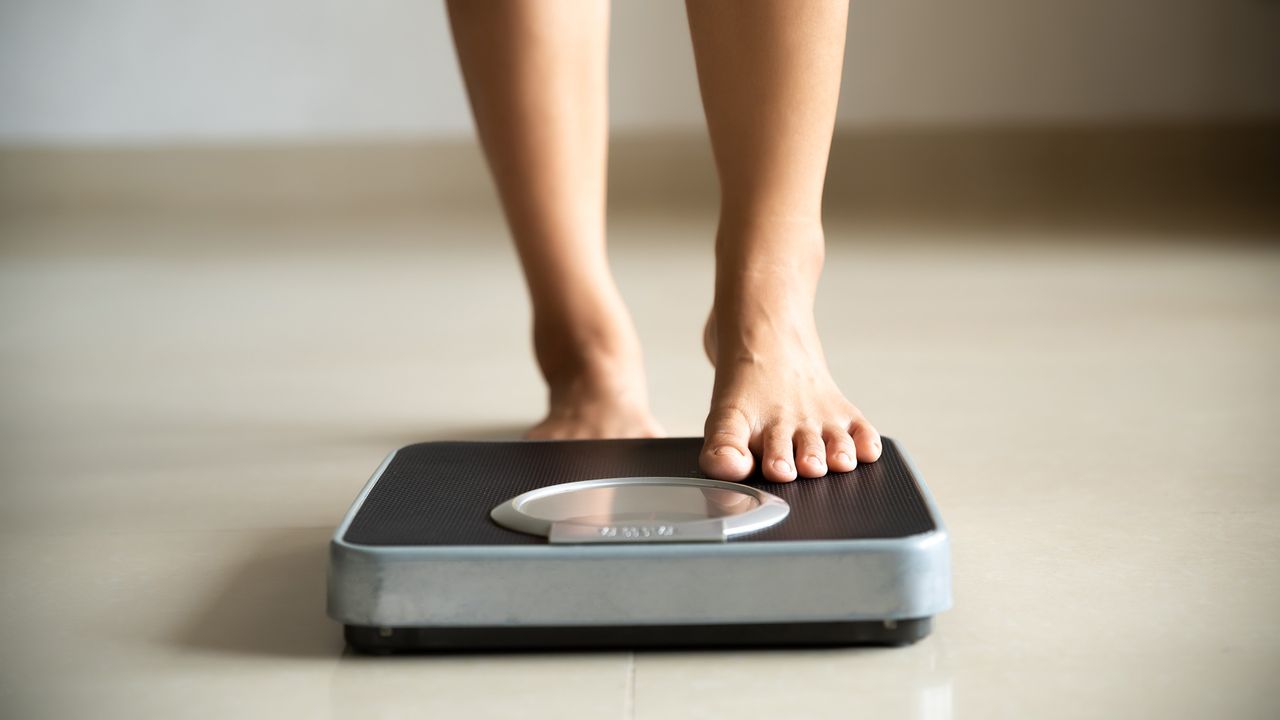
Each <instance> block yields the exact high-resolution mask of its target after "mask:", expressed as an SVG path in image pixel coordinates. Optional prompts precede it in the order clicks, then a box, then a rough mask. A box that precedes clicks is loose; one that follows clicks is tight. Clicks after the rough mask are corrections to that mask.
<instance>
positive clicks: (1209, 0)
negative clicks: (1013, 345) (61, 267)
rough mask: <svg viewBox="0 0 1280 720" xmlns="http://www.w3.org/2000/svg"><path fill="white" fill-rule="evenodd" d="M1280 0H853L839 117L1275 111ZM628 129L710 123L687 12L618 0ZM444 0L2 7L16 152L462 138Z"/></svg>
mask: <svg viewBox="0 0 1280 720" xmlns="http://www.w3.org/2000/svg"><path fill="white" fill-rule="evenodd" d="M1277 38H1280V2H1276V1H1275V0H1075V1H1074V2H1073V1H1072V0H962V1H958V0H854V5H853V11H852V20H851V28H850V35H849V47H848V52H847V57H846V82H845V92H844V94H843V96H842V100H841V110H840V117H841V122H842V123H844V124H852V125H865V124H889V123H891V124H904V123H905V124H927V125H933V124H955V123H991V122H996V123H1026V122H1050V123H1079V122H1100V121H1110V120H1116V119H1120V120H1134V119H1137V120H1152V119H1155V120H1164V119H1175V120H1181V119H1203V118H1223V117H1230V118H1236V117H1242V116H1243V117H1259V116H1277V115H1280V90H1277V88H1280V41H1277ZM612 65H613V80H614V82H613V90H612V102H613V105H612V109H613V119H614V124H615V125H616V126H617V127H619V128H624V129H657V128H671V127H679V128H683V127H695V126H697V125H698V124H699V123H700V122H701V111H700V108H699V106H698V99H697V86H696V84H695V81H694V77H693V72H692V54H691V52H690V49H689V42H688V37H687V33H686V29H685V22H684V17H683V7H682V4H681V3H679V2H675V1H674V0H661V1H645V2H641V1H640V0H616V2H615V4H614V38H613V55H612ZM469 132H470V120H469V117H468V113H467V109H466V104H465V98H464V96H463V94H462V91H461V88H460V85H459V82H458V79H457V73H456V67H455V64H454V60H453V56H452V51H451V48H450V46H449V37H448V32H447V27H446V25H445V21H444V13H443V10H442V7H441V5H440V3H439V2H437V1H434V0H428V1H423V0H327V1H322V0H271V1H270V2H260V1H258V0H183V2H171V1H167V0H0V142H6V143H10V144H23V143H45V142H72V143H103V142H106V143H127V144H134V143H164V142H175V141H176V142H185V141H191V140H200V141H242V140H246V139H248V140H271V139H294V140H317V139H328V138H383V137H403V136H415V137H417V136H445V137H450V136H460V135H465V134H467V133H469Z"/></svg>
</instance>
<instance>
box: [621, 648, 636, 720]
mask: <svg viewBox="0 0 1280 720" xmlns="http://www.w3.org/2000/svg"><path fill="white" fill-rule="evenodd" d="M622 717H623V718H624V719H625V720H635V717H636V653H635V651H634V650H633V651H631V652H629V653H627V687H626V689H625V690H624V691H623V698H622Z"/></svg>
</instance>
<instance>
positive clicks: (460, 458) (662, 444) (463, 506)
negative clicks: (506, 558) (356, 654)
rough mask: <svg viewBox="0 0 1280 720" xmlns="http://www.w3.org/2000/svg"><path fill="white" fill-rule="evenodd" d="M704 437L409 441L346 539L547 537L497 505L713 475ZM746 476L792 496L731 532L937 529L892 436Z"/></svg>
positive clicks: (828, 535) (841, 536)
mask: <svg viewBox="0 0 1280 720" xmlns="http://www.w3.org/2000/svg"><path fill="white" fill-rule="evenodd" d="M701 448H702V438H664V439H651V440H650V439H645V440H570V441H553V442H547V441H529V442H435V443H421V444H418V445H410V446H408V447H405V448H401V449H400V450H399V451H397V452H396V455H395V457H394V458H393V459H392V460H391V463H390V464H389V465H387V467H386V469H385V470H384V471H383V473H382V476H381V478H379V479H378V482H377V483H376V484H375V485H374V487H373V489H372V490H371V491H370V492H369V495H368V497H366V498H365V500H364V503H363V505H361V507H360V510H359V512H357V513H356V516H355V518H354V519H353V520H352V522H351V526H350V527H349V528H347V533H346V535H345V536H343V539H344V540H345V541H346V542H349V543H355V544H359V545H383V546H385V545H541V544H545V543H546V542H547V540H546V538H541V537H535V536H533V535H526V534H524V533H519V532H515V531H514V530H508V529H506V528H503V527H501V526H499V525H497V524H496V523H494V522H493V521H492V520H491V519H490V518H489V511H490V510H492V509H493V508H494V507H495V506H497V505H499V504H501V503H503V502H504V501H506V500H509V499H511V498H512V497H515V496H516V495H519V494H520V493H523V492H527V491H529V490H533V489H535V488H540V487H545V486H547V485H555V484H558V483H566V482H574V481H577V480H594V479H598V478H612V477H627V476H664V477H706V476H705V475H703V474H702V473H701V472H700V471H699V470H698V452H699V450H701ZM745 484H748V485H754V486H756V487H759V488H762V489H764V490H767V491H768V492H771V493H773V494H775V495H777V496H778V497H781V498H782V499H783V500H786V501H787V502H788V503H789V504H790V505H791V513H790V514H789V515H788V516H787V518H786V519H785V520H783V521H782V522H781V523H779V524H778V525H775V526H774V527H771V528H768V529H766V530H763V531H761V532H758V533H753V534H751V535H746V536H743V537H740V538H737V539H734V540H730V541H729V542H771V541H786V540H853V539H871V538H900V537H906V536H909V535H917V534H920V533H925V532H929V531H931V530H934V529H935V525H934V523H933V520H932V519H931V518H930V516H929V511H928V508H927V506H926V505H925V501H924V498H923V496H922V495H921V494H920V487H919V485H918V484H917V482H916V480H915V478H914V477H913V476H912V474H911V470H910V469H909V468H908V466H907V465H906V463H905V462H904V461H903V458H902V455H901V454H900V453H899V452H898V448H897V446H896V445H895V444H894V442H893V441H892V440H890V439H889V438H884V452H883V454H882V455H881V457H880V460H879V461H877V462H875V463H867V464H862V465H859V466H858V467H857V468H856V469H855V470H854V471H853V472H848V473H834V474H831V475H828V476H826V477H824V478H818V479H801V480H797V481H795V482H792V483H771V482H769V481H767V480H764V479H763V478H760V477H754V478H751V479H749V480H748V481H747V482H746V483H745Z"/></svg>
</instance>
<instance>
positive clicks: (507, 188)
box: [448, 0, 659, 437]
mask: <svg viewBox="0 0 1280 720" xmlns="http://www.w3.org/2000/svg"><path fill="white" fill-rule="evenodd" d="M448 5H449V18H450V23H451V25H452V28H453V37H454V43H455V45H456V47H457V52H458V59H459V62H460V64H461V66H462V72H463V77H464V79H465V80H466V85H467V91H468V94H469V96H470V98H471V106H472V110H473V112H474V115H475V119H476V126H477V129H478V133H479V136H480V141H481V144H482V145H483V147H484V150H485V156H486V158H487V160H488V162H489V167H490V170H491V171H492V173H493V176H494V180H495V182H496V184H497V186H498V193H499V196H500V197H501V200H502V206H503V210H504V213H505V214H506V218H507V222H508V225H509V226H510V228H511V233H512V235H513V237H514V239H515V244H516V249H517V252H518V253H519V256H520V262H521V265H522V267H523V268H524V274H525V280H526V282H527V284H528V288H529V295H530V299H531V301H532V305H533V314H534V349H535V353H536V355H537V358H538V364H539V366H540V368H541V370H542V373H543V376H544V377H545V378H546V380H547V384H548V386H549V389H550V412H549V413H548V416H547V418H546V419H545V420H544V421H543V422H542V423H540V424H539V425H538V426H536V427H535V428H533V430H531V431H530V435H531V436H535V437H605V436H635V435H652V434H656V433H658V432H659V428H658V426H657V424H656V423H655V422H654V421H653V418H652V417H651V416H650V415H649V411H648V399H647V390H646V388H645V379H644V370H643V363H642V361H641V356H640V346H639V341H638V339H637V337H636V333H635V329H634V326H633V325H632V322H631V319H630V317H629V316H628V314H627V311H626V308H625V307H624V305H623V302H622V297H621V295H620V294H619V293H618V289H617V286H616V285H615V283H614V281H613V277H612V275H611V273H610V271H609V266H608V261H607V259H606V256H605V236H604V227H605V221H604V209H605V163H606V148H607V132H608V118H607V108H606V104H607V79H606V73H607V65H608V61H607V50H608V29H609V27H608V26H609V17H608V5H607V3H600V2H596V1H594V0H579V1H576V2H544V1H543V0H505V1H504V2H501V3H488V2H486V3H475V2H466V1H463V0H450V2H449V4H448Z"/></svg>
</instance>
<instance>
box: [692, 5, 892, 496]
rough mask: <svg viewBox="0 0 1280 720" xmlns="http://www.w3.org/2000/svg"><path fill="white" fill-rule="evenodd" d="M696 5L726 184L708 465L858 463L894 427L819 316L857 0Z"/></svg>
mask: <svg viewBox="0 0 1280 720" xmlns="http://www.w3.org/2000/svg"><path fill="white" fill-rule="evenodd" d="M687 4H688V10H689V25H690V29H691V32H692V35H693V44H694V53H695V56H696V59H697V64H698V78H699V83H700V85H701V88H702V100H703V106H704V107H705V109H706V115H707V127H708V129H709V131H710V134H711V144H712V149H713V151H714V155H715V160H716V169H717V172H718V174H719V178H720V189H721V207H720V225H719V229H718V231H717V236H716V292H715V305H714V307H713V309H712V314H711V319H710V321H709V322H708V327H707V334H706V340H707V350H708V354H709V355H710V356H711V358H712V361H713V362H714V363H715V364H716V381H715V388H714V390H713V393H712V407H711V412H710V414H709V415H708V418H707V425H706V441H705V446H704V448H703V453H702V459H701V462H702V467H703V470H704V471H705V472H707V473H708V474H710V475H712V476H714V477H719V478H723V479H730V480H736V479H741V478H744V477H746V475H747V474H749V473H750V472H751V470H752V468H753V467H754V466H755V464H756V463H757V462H758V463H759V466H760V469H761V471H762V472H763V474H764V475H765V477H767V478H769V479H771V480H779V481H786V480H792V479H795V478H796V477H797V476H808V477H816V476H820V475H823V474H825V473H826V472H827V470H828V468H830V469H831V470H836V471H847V470H851V469H852V468H853V466H854V465H855V464H856V461H857V460H862V461H865V462H870V461H874V460H875V459H876V458H878V457H879V453H880V439H879V436H878V435H877V434H876V431H875V429H874V428H873V427H871V425H870V424H869V423H868V422H867V421H866V420H865V418H863V417H862V414H861V413H860V412H859V411H858V409H857V408H856V407H854V406H853V404H852V403H850V402H849V401H848V400H847V399H845V397H844V395H843V394H842V393H841V392H840V390H839V389H838V388H837V387H836V385H835V382H834V381H833V380H832V378H831V374H830V371H829V370H828V369H827V365H826V360H825V358H824V356H823V352H822V346H821V342H820V341H819V339H818V333H817V328H816V325H815V323H814V318H813V303H814V297H815V294H816V291H817V283H818V277H819V275H820V273H821V269H822V260H823V242H824V241H823V232H822V218H821V206H822V185H823V178H824V176H825V174H826V165H827V155H828V152H829V150H830V145H831V134H832V131H833V128H834V124H835V112H836V100H837V98H838V95H839V88H840V71H841V64H842V61H843V55H844V34H845V23H846V19H847V15H848V3H847V0H817V1H806V2H795V1H794V0H758V1H755V2H750V3H741V2H734V1H733V0H688V3H687Z"/></svg>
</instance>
